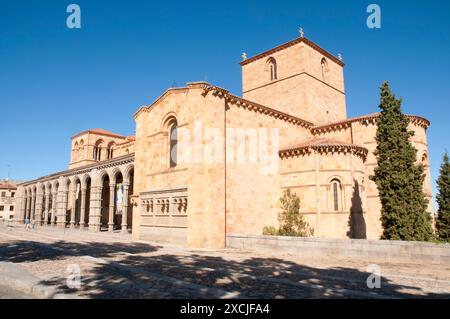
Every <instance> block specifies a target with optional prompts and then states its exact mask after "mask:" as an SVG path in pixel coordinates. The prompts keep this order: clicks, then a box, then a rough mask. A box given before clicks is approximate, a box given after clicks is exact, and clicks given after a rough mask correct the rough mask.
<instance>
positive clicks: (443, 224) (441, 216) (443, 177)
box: [436, 152, 450, 242]
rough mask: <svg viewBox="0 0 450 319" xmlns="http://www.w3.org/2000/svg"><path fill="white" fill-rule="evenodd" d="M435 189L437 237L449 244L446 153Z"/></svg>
mask: <svg viewBox="0 0 450 319" xmlns="http://www.w3.org/2000/svg"><path fill="white" fill-rule="evenodd" d="M437 187H438V194H437V195H436V201H437V203H438V205H439V207H438V217H437V221H436V230H437V235H438V238H439V239H440V240H444V241H448V242H450V163H449V161H448V154H447V152H445V154H444V161H443V163H442V165H441V170H440V174H439V178H438V179H437Z"/></svg>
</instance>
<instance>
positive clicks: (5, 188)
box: [0, 179, 17, 221]
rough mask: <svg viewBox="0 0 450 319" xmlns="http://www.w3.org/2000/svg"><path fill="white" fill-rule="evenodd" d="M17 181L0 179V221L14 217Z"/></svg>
mask: <svg viewBox="0 0 450 319" xmlns="http://www.w3.org/2000/svg"><path fill="white" fill-rule="evenodd" d="M16 193H17V182H15V181H10V180H8V179H6V180H0V221H2V220H9V219H12V218H14V213H15V210H16V205H15V204H16Z"/></svg>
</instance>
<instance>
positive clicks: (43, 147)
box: [0, 0, 450, 180]
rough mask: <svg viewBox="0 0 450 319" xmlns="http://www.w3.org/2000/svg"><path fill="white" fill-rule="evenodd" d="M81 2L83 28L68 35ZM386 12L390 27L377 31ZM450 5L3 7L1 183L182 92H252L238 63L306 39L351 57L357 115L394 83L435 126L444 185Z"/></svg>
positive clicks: (56, 3)
mask: <svg viewBox="0 0 450 319" xmlns="http://www.w3.org/2000/svg"><path fill="white" fill-rule="evenodd" d="M70 3H76V4H79V5H80V7H81V15H82V28H81V29H79V30H71V29H68V28H67V27H66V18H67V16H68V13H66V7H67V5H69V4H70ZM370 3H377V4H379V5H380V6H381V10H382V16H381V18H382V28H381V29H378V30H373V29H372V30H371V29H368V28H367V26H366V19H367V16H368V13H366V7H367V5H368V4H370ZM449 14H450V1H447V0H442V1H431V0H430V1H414V0H409V1H406V0H405V1H399V0H396V1H376V0H372V1H360V0H358V1H356V0H354V1H349V0H346V1H301V0H295V1H282V0H278V1H270V2H269V1H267V2H265V1H261V0H260V1H244V0H240V1H206V2H204V1H158V2H156V1H130V0H129V1H99V0H89V1H86V0H71V1H62V0H52V1H51V0H41V1H23V0H14V1H12V0H0V119H1V124H0V136H1V143H0V146H1V148H0V149H1V153H0V178H4V177H6V175H7V172H8V168H7V165H8V164H9V165H11V177H12V178H15V179H21V180H26V179H32V178H36V177H38V176H42V175H46V174H48V173H52V172H56V171H60V170H64V169H66V168H67V164H68V161H69V156H70V136H72V135H73V134H74V133H77V132H80V131H82V130H85V129H89V128H96V127H102V128H105V129H108V130H112V131H115V132H117V133H121V134H124V135H128V134H134V122H133V113H134V112H135V111H136V110H137V109H138V107H139V106H140V105H142V104H149V103H151V102H152V101H153V100H154V99H155V98H156V97H158V96H159V95H160V94H161V93H162V92H163V91H164V90H165V89H166V88H168V87H170V86H172V85H173V84H177V85H180V86H181V85H184V84H185V83H186V82H189V81H197V80H206V81H208V82H211V83H214V84H216V85H219V86H222V87H225V88H227V89H229V90H230V91H231V92H233V93H236V94H240V93H241V73H240V66H239V64H238V62H239V61H240V55H241V53H242V52H243V51H245V52H247V54H248V55H249V56H252V55H254V54H256V53H259V52H261V51H264V50H266V49H269V48H271V47H273V46H275V45H278V44H281V43H284V42H286V41H289V40H291V39H293V38H295V37H297V36H298V29H299V27H300V26H302V27H303V28H304V29H305V32H306V36H307V37H308V38H310V39H311V40H312V41H314V42H316V43H318V44H319V45H321V46H322V47H324V48H325V49H326V50H328V51H330V52H331V53H334V54H337V53H339V52H340V53H342V55H343V57H344V62H345V63H346V67H345V80H346V82H345V85H346V93H347V111H348V115H349V116H356V115H362V114H366V113H372V112H375V111H378V87H379V86H380V84H381V82H382V81H384V80H389V81H390V83H391V86H392V90H393V91H394V92H395V93H396V94H397V96H401V97H402V98H403V102H404V103H403V110H404V112H405V113H410V114H417V115H421V116H424V117H426V118H428V119H429V120H430V121H431V123H432V125H431V127H430V129H429V132H428V133H429V135H428V137H429V150H430V160H431V165H432V178H433V180H434V179H435V178H436V177H437V174H438V169H439V165H440V162H441V158H442V153H443V152H444V150H445V149H446V148H447V149H450V142H449V139H450V122H449V120H450V107H449V106H450V74H449V71H450V59H449V58H448V57H449V51H450V38H449V33H450V19H449V18H448V17H449Z"/></svg>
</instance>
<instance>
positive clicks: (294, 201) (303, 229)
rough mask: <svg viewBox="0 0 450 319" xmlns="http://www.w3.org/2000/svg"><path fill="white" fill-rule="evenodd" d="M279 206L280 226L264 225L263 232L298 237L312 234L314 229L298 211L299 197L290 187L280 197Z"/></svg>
mask: <svg viewBox="0 0 450 319" xmlns="http://www.w3.org/2000/svg"><path fill="white" fill-rule="evenodd" d="M280 208H281V211H280V213H279V214H278V222H279V224H280V228H279V229H276V228H275V227H264V229H263V234H265V235H279V236H298V237H309V236H312V235H313V234H314V229H312V228H311V227H310V226H309V224H308V222H306V221H305V219H304V217H303V215H302V214H301V213H300V198H299V197H298V196H297V194H295V193H292V192H291V191H290V189H287V190H286V191H284V193H283V196H282V197H281V198H280Z"/></svg>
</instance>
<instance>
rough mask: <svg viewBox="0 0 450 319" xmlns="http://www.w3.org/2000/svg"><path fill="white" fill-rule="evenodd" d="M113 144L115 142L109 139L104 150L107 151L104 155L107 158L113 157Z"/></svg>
mask: <svg viewBox="0 0 450 319" xmlns="http://www.w3.org/2000/svg"><path fill="white" fill-rule="evenodd" d="M115 146H116V142H114V141H111V142H109V143H108V147H107V150H106V152H107V154H106V156H107V158H108V159H111V158H113V157H114V147H115Z"/></svg>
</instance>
